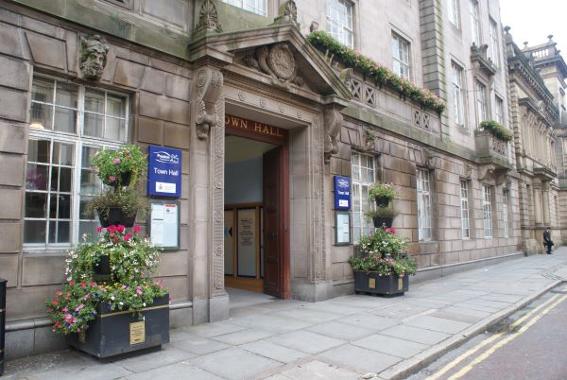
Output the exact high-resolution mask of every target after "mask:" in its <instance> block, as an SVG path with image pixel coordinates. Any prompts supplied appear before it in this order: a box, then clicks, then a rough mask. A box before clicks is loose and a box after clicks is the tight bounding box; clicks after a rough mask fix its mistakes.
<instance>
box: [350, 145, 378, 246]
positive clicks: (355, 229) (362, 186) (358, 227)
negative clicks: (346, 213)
mask: <svg viewBox="0 0 567 380" xmlns="http://www.w3.org/2000/svg"><path fill="white" fill-rule="evenodd" d="M351 160H352V161H351V165H352V237H353V242H354V243H358V241H359V240H360V238H361V237H362V236H363V235H367V234H370V233H372V232H373V231H374V225H373V224H372V221H369V219H368V218H367V217H366V215H365V213H366V212H368V211H370V210H372V209H373V208H374V205H373V204H372V203H371V202H370V201H369V199H368V188H369V187H370V186H372V185H373V184H374V182H375V180H376V179H375V173H376V170H375V166H374V157H372V156H369V155H366V154H359V153H353V154H352V159H351Z"/></svg>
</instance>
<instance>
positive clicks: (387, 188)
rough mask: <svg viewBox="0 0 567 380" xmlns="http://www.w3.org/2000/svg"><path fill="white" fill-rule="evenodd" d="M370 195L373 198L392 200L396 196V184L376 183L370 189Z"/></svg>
mask: <svg viewBox="0 0 567 380" xmlns="http://www.w3.org/2000/svg"><path fill="white" fill-rule="evenodd" d="M368 196H369V197H370V199H371V200H375V199H376V198H383V199H388V201H391V200H392V199H394V197H395V196H396V190H395V189H394V186H393V185H391V184H388V183H376V184H374V185H372V186H370V188H369V189H368Z"/></svg>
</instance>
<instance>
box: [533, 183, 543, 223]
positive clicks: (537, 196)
mask: <svg viewBox="0 0 567 380" xmlns="http://www.w3.org/2000/svg"><path fill="white" fill-rule="evenodd" d="M541 195H542V192H541V187H535V186H534V208H535V210H534V214H535V224H536V225H541V224H542V223H543V212H542V208H543V205H542V199H541V198H542V196H541Z"/></svg>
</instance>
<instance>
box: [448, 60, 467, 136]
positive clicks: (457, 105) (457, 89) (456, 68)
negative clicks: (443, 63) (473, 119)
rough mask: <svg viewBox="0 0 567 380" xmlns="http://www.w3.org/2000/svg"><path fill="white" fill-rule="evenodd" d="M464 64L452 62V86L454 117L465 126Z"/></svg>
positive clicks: (459, 123)
mask: <svg viewBox="0 0 567 380" xmlns="http://www.w3.org/2000/svg"><path fill="white" fill-rule="evenodd" d="M463 82H464V70H463V68H462V66H460V65H458V64H457V63H455V62H451V88H452V95H453V118H454V120H455V124H456V125H458V126H460V127H465V88H464V83H463Z"/></svg>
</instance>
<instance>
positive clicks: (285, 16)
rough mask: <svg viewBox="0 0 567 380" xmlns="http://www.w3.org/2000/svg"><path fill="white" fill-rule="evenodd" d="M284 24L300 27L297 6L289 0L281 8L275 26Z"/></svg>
mask: <svg viewBox="0 0 567 380" xmlns="http://www.w3.org/2000/svg"><path fill="white" fill-rule="evenodd" d="M284 23H291V24H294V25H296V26H297V27H299V23H298V22H297V5H296V4H295V1H293V0H287V1H286V2H285V3H283V4H282V5H281V6H280V9H279V12H278V17H276V18H275V20H274V24H284Z"/></svg>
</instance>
